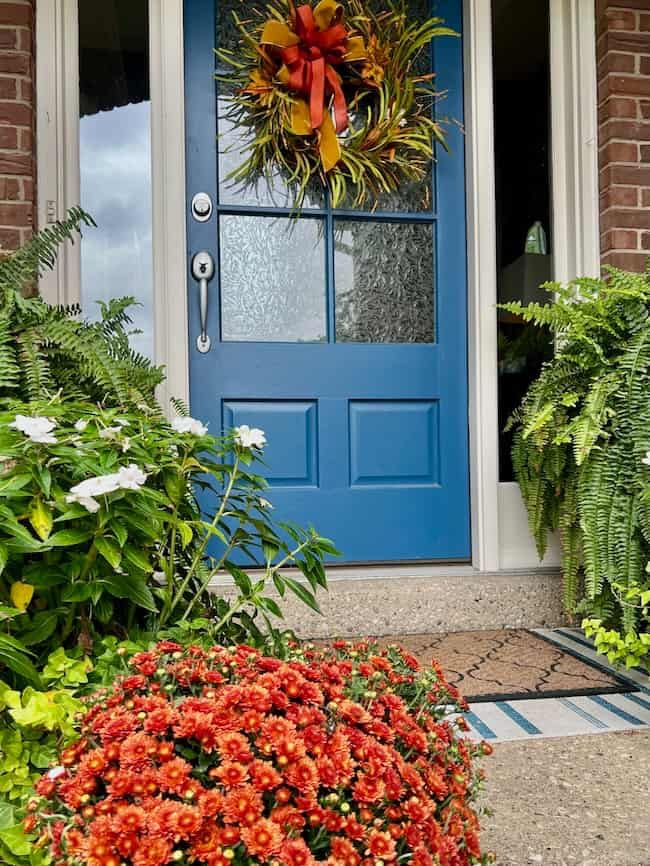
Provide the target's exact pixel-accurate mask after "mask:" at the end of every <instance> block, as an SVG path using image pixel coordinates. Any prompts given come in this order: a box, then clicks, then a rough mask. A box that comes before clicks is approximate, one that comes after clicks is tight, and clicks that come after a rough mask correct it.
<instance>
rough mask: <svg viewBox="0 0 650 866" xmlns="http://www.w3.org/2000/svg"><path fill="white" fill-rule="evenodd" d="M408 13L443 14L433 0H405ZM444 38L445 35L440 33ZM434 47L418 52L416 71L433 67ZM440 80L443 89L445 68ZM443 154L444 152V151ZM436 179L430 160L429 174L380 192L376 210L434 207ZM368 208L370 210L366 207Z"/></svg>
mask: <svg viewBox="0 0 650 866" xmlns="http://www.w3.org/2000/svg"><path fill="white" fill-rule="evenodd" d="M365 5H366V7H367V8H368V9H370V10H372V11H373V12H375V14H381V13H382V12H385V10H386V4H385V2H384V0H368V2H367V3H366V4H365ZM405 5H406V9H407V15H408V17H409V20H410V21H414V22H424V21H426V20H427V18H429V17H430V16H431V15H434V14H435V15H438V14H440V13H439V12H437V11H436V10H435V8H434V9H432V3H431V0H406V4H405ZM440 38H443V37H440ZM432 53H433V52H432V47H431V46H429V47H428V48H424V49H423V50H422V51H421V52H420V54H419V55H418V56H417V58H416V61H415V71H416V72H417V73H418V74H420V75H426V74H427V73H429V72H431V69H432V65H433V63H432ZM439 78H440V81H439V84H438V86H439V87H440V89H444V70H441V73H440V76H439ZM441 114H443V115H444V100H443V101H442V103H441ZM351 124H352V125H354V117H352V118H351ZM443 157H444V154H443ZM434 182H435V173H434V171H433V164H431V166H430V169H429V171H428V172H427V174H426V175H425V176H424V177H423V178H422V179H421V180H418V181H409V182H406V181H405V182H403V183H401V184H400V187H399V189H397V190H395V191H394V192H391V193H381V194H380V195H379V196H377V202H376V206H375V207H374V208H373V210H379V211H391V212H393V213H397V212H400V211H410V212H414V211H415V212H422V211H433V206H434V194H433V185H434ZM340 207H341V209H342V210H346V209H351V208H352V203H351V201H350V200H348V201H343V202H342V203H341V205H340ZM365 210H368V208H367V207H366V208H365Z"/></svg>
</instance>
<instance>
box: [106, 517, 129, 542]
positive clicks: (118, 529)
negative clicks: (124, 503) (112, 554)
mask: <svg viewBox="0 0 650 866" xmlns="http://www.w3.org/2000/svg"><path fill="white" fill-rule="evenodd" d="M110 528H111V531H112V532H113V533H114V534H115V538H117V543H118V544H119V545H120V547H124V545H125V544H126V542H127V541H128V538H129V533H128V530H127V529H126V527H125V526H123V525H122V524H121V523H120V522H119V521H117V520H114V521H113V522H112V523H111V524H110Z"/></svg>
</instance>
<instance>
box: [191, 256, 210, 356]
mask: <svg viewBox="0 0 650 866" xmlns="http://www.w3.org/2000/svg"><path fill="white" fill-rule="evenodd" d="M192 276H193V277H194V279H195V280H196V281H197V283H198V284H199V314H200V318H201V333H200V334H199V336H198V337H197V338H196V348H197V349H198V350H199V352H201V354H205V353H206V352H209V351H210V337H208V334H207V327H208V283H209V282H210V280H211V279H212V277H213V276H214V259H213V258H212V256H211V255H210V253H209V252H208V251H207V250H201V252H199V253H196V254H195V255H194V256H193V258H192Z"/></svg>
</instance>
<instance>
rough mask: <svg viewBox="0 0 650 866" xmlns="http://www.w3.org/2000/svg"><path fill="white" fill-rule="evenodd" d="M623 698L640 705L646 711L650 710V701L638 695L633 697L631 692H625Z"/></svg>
mask: <svg viewBox="0 0 650 866" xmlns="http://www.w3.org/2000/svg"><path fill="white" fill-rule="evenodd" d="M621 697H622V698H627V700H628V701H632V702H633V703H635V704H638V705H639V706H640V707H643V708H644V709H645V710H650V701H646V700H644V699H643V698H640V697H639V696H638V695H633V694H631V693H630V692H624V693H623V694H622V695H621Z"/></svg>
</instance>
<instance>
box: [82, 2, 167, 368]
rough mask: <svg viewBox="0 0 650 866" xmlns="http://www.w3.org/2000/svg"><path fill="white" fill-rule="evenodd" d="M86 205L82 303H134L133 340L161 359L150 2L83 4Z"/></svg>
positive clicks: (93, 311) (91, 311) (91, 312)
mask: <svg viewBox="0 0 650 866" xmlns="http://www.w3.org/2000/svg"><path fill="white" fill-rule="evenodd" d="M79 106H80V121H79V154H80V175H81V204H82V206H83V207H84V208H85V209H86V210H87V211H88V212H89V213H90V214H92V216H93V217H94V218H95V220H96V222H97V226H98V228H97V229H92V230H91V229H88V230H86V231H85V232H84V237H83V240H82V242H81V299H82V305H83V307H84V311H85V312H86V314H87V315H88V316H89V317H94V316H96V315H97V312H98V308H97V305H96V302H97V301H107V300H109V299H110V298H113V297H121V296H123V295H132V296H133V297H134V298H135V299H136V300H137V301H138V302H139V304H141V306H139V307H133V308H132V311H131V316H132V318H133V320H134V327H135V328H137V329H139V330H141V331H142V333H141V334H136V335H133V336H132V345H133V346H134V348H136V349H137V350H138V351H139V352H141V353H142V354H144V355H148V356H149V357H152V356H153V279H152V241H151V219H152V215H151V123H150V95H149V20H148V3H147V0H128V2H127V0H104V2H103V3H99V4H98V3H96V2H93V0H80V2H79Z"/></svg>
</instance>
